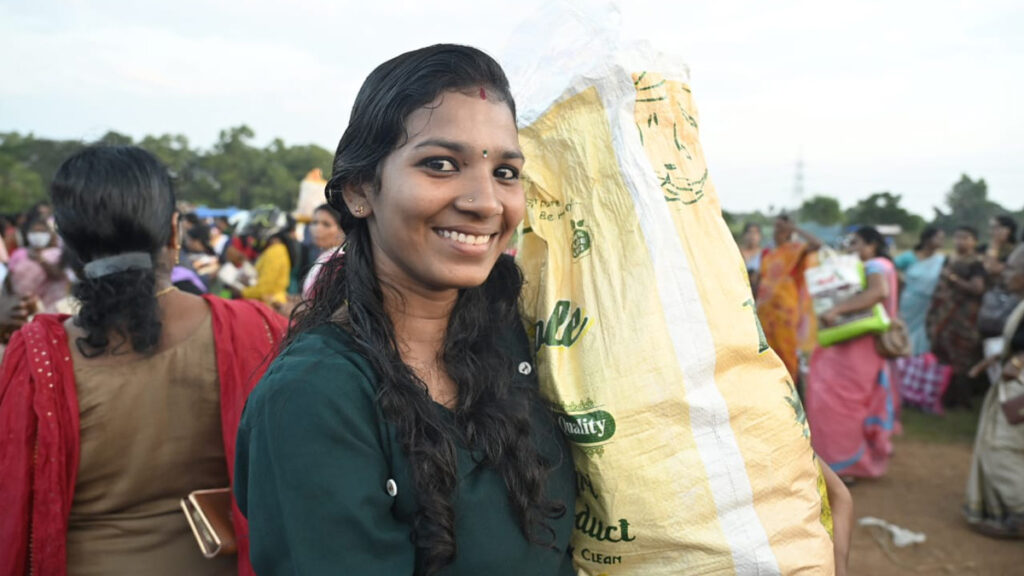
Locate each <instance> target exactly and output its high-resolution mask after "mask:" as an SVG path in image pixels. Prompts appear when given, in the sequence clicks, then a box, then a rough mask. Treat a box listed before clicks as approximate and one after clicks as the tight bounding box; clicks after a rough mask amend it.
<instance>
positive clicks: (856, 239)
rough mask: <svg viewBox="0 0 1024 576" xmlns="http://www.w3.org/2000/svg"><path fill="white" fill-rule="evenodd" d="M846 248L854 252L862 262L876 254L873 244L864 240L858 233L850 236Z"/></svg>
mask: <svg viewBox="0 0 1024 576" xmlns="http://www.w3.org/2000/svg"><path fill="white" fill-rule="evenodd" d="M847 250H848V251H849V252H850V253H851V254H856V255H857V256H858V257H859V258H860V259H861V260H863V261H864V262H867V261H868V260H871V259H872V258H874V257H875V256H877V255H878V254H877V253H876V252H877V250H876V249H875V245H874V244H870V243H868V242H865V241H864V239H863V238H861V237H860V236H859V235H858V234H854V235H853V236H851V237H850V244H849V246H848V247H847Z"/></svg>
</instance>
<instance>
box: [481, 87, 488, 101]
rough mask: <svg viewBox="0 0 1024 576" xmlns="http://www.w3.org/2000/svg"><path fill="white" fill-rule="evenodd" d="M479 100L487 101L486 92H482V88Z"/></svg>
mask: <svg viewBox="0 0 1024 576" xmlns="http://www.w3.org/2000/svg"><path fill="white" fill-rule="evenodd" d="M480 99H481V100H487V91H486V90H484V87H483V86H481V87H480Z"/></svg>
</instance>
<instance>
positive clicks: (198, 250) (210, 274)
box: [0, 202, 345, 343]
mask: <svg viewBox="0 0 1024 576" xmlns="http://www.w3.org/2000/svg"><path fill="white" fill-rule="evenodd" d="M176 209H177V211H178V213H179V214H180V215H181V216H180V219H179V223H178V226H179V228H180V234H181V245H180V249H179V252H178V257H177V258H178V260H177V261H176V262H175V263H174V265H173V267H172V268H171V275H170V279H171V284H172V285H173V286H174V287H175V288H176V289H178V290H181V291H184V292H188V293H190V294H196V295H204V294H213V295H217V296H222V297H225V298H234V299H249V300H258V301H261V302H264V303H265V304H267V305H269V306H271V307H272V308H274V309H275V310H277V311H278V312H280V313H282V314H284V315H287V314H288V312H289V311H290V310H291V308H293V307H294V305H295V304H296V303H298V302H299V301H300V300H301V298H302V296H303V294H306V293H308V291H309V290H310V289H311V287H312V285H313V282H314V281H315V279H316V276H317V273H318V271H319V270H320V268H321V267H322V265H323V263H324V261H326V260H327V259H328V258H330V257H332V256H335V255H337V253H338V251H339V250H340V248H341V245H342V243H343V242H344V239H345V233H344V232H342V230H341V215H340V214H339V213H338V211H337V210H335V209H334V208H332V207H331V206H329V205H327V204H323V205H321V206H319V207H317V208H316V210H315V211H314V212H313V216H312V218H311V219H310V220H309V221H308V222H305V223H300V222H297V221H296V220H295V219H294V218H293V217H292V216H291V215H289V214H286V213H285V212H283V211H281V210H279V209H277V208H274V207H263V208H257V209H255V210H252V211H248V212H243V213H242V214H240V216H241V218H239V219H237V220H236V221H234V222H231V221H229V219H228V218H227V217H224V216H220V217H216V218H206V219H204V218H200V217H199V216H197V215H196V213H195V212H192V211H190V208H189V206H188V205H187V204H178V205H177V208H176ZM0 231H2V234H3V243H2V245H0V264H2V265H3V270H4V273H5V279H6V282H5V284H4V288H5V289H4V291H3V297H4V303H5V306H6V308H4V310H3V312H4V313H5V316H4V317H2V319H3V320H4V321H5V327H6V328H7V332H8V333H7V336H8V337H9V336H10V334H9V333H10V330H11V329H12V328H15V327H17V326H20V325H21V323H23V322H24V321H25V320H26V319H27V318H28V317H29V316H31V315H33V314H36V313H64V314H72V313H74V312H75V311H76V310H77V307H78V304H79V302H78V300H77V298H76V296H75V295H74V294H73V290H72V288H73V286H74V285H75V284H76V282H77V281H78V279H79V276H78V274H77V273H76V270H75V266H74V265H73V262H72V260H71V252H69V250H68V248H67V246H66V244H65V242H64V241H63V240H62V237H61V236H60V235H58V234H57V232H56V227H55V219H54V216H53V206H52V204H50V203H49V202H40V203H39V204H36V205H35V206H33V207H32V208H31V209H30V210H28V211H26V212H24V213H21V214H13V215H7V216H5V217H3V218H2V219H0ZM2 340H3V342H4V343H5V342H6V338H3V339H2Z"/></svg>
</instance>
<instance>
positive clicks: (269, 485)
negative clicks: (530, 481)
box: [235, 325, 575, 576]
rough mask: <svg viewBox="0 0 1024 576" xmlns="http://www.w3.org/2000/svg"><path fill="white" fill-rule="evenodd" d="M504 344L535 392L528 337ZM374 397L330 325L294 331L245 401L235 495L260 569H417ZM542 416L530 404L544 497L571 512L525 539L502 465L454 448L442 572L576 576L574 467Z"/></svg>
mask: <svg viewBox="0 0 1024 576" xmlns="http://www.w3.org/2000/svg"><path fill="white" fill-rule="evenodd" d="M519 332H521V331H519ZM512 341H513V342H514V344H513V345H512V347H513V348H514V349H515V353H514V354H513V358H517V359H518V358H521V361H520V362H526V363H527V364H520V362H517V363H516V364H519V366H520V370H519V372H520V374H518V375H517V378H519V379H520V382H521V383H522V384H523V385H524V387H525V386H534V387H535V386H536V378H535V376H534V375H533V373H532V364H529V362H530V355H529V349H528V345H527V343H526V337H525V334H521V333H516V334H515V335H514V337H513V338H512ZM522 372H527V373H528V374H525V375H524V374H521V373H522ZM375 393H376V377H375V375H374V373H373V370H372V369H371V368H370V365H369V363H368V362H367V360H366V359H365V358H363V357H362V356H360V355H359V354H358V353H357V352H356V351H355V348H354V343H353V342H352V339H351V336H349V335H348V334H347V333H346V332H344V331H343V330H341V329H340V328H337V327H335V326H333V325H330V326H323V327H320V328H316V329H314V330H311V331H310V332H307V333H306V334H303V335H301V336H299V337H298V338H297V339H296V340H295V342H293V343H292V344H291V345H290V346H289V347H288V348H287V349H286V350H285V351H284V352H282V353H281V355H280V356H279V357H278V358H277V360H275V361H274V363H273V364H272V365H271V367H270V369H269V370H268V371H267V373H266V375H264V377H263V380H262V381H260V383H259V385H257V386H256V389H255V390H254V391H253V393H252V395H251V396H250V397H249V401H248V404H247V405H246V408H245V413H244V415H243V416H242V423H241V427H240V428H239V431H238V446H237V455H236V463H235V495H236V496H237V498H238V505H239V507H240V508H241V510H242V512H243V513H244V514H245V515H246V517H247V518H248V519H249V536H250V545H251V550H250V557H251V558H252V562H253V566H254V568H255V570H256V573H257V574H259V575H260V576H274V575H277V574H303V575H312V574H332V575H333V574H359V575H367V576H372V575H376V574H380V575H387V576H401V575H412V574H418V573H419V572H418V571H417V569H416V567H417V565H418V564H417V562H418V561H417V557H416V549H415V547H414V546H413V544H412V541H411V535H412V519H413V517H414V514H415V512H416V497H415V492H414V489H413V485H412V480H411V475H410V471H409V461H408V459H407V458H406V455H405V454H404V452H403V450H402V448H401V443H400V442H399V441H398V439H397V437H396V435H395V430H394V427H393V426H392V425H391V424H390V423H388V422H387V421H385V419H384V417H383V415H382V413H381V411H380V409H379V407H378V405H377V403H376V399H375ZM437 408H438V410H440V411H442V412H443V413H444V414H446V415H447V416H446V417H451V413H450V412H449V411H448V410H446V409H445V408H443V407H441V406H440V405H437ZM544 411H545V410H544V409H543V408H540V407H538V409H537V411H536V413H535V414H534V415H533V418H532V421H533V425H534V430H533V437H534V438H535V442H537V447H538V449H539V450H540V451H541V453H542V454H543V455H545V456H546V457H547V458H548V460H549V461H550V462H552V463H554V464H557V467H556V468H555V469H554V470H552V471H551V473H550V475H549V477H548V478H549V480H548V495H549V497H550V498H552V499H555V500H559V501H561V502H563V503H565V505H566V507H567V511H566V514H565V515H564V516H563V517H562V518H560V519H556V520H551V521H549V524H550V525H551V526H552V527H553V528H554V529H555V533H556V543H555V547H556V548H557V549H556V550H552V549H550V548H547V547H544V546H540V545H536V544H530V543H529V542H528V541H527V540H526V538H525V537H524V535H523V533H522V531H521V530H520V528H519V525H518V522H517V520H516V516H515V513H514V512H513V510H512V508H511V506H510V505H509V502H508V491H507V489H506V487H505V482H504V479H503V478H502V476H501V474H500V472H498V471H497V470H495V469H493V468H489V467H487V466H483V465H479V464H478V463H477V460H479V458H476V459H474V457H473V453H472V452H470V451H469V450H467V449H466V448H465V447H464V446H459V447H458V476H459V478H458V486H457V493H456V497H455V503H454V506H455V539H456V546H457V550H458V551H457V554H456V557H455V561H454V563H453V564H451V565H449V566H448V567H447V568H445V569H444V570H443V571H442V572H441V573H440V574H444V575H446V576H452V575H463V574H465V575H470V574H472V575H478V574H488V575H491V576H498V575H502V574H508V575H517V576H518V575H523V574H530V575H531V576H533V575H545V574H551V575H558V576H562V575H571V574H573V570H572V562H571V559H570V556H569V554H568V552H567V548H568V544H569V536H570V532H571V530H572V509H573V503H574V501H575V483H574V477H573V466H572V461H571V457H570V455H569V451H568V448H567V446H566V445H565V441H564V439H563V438H562V436H561V433H560V432H559V431H558V430H557V429H556V428H555V427H554V424H553V423H552V420H551V418H550V416H549V415H548V414H545V413H544ZM392 481H393V482H392ZM389 487H390V488H397V491H396V490H390V492H396V494H395V495H394V496H392V495H391V494H389Z"/></svg>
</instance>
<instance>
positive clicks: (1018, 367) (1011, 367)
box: [964, 246, 1024, 538]
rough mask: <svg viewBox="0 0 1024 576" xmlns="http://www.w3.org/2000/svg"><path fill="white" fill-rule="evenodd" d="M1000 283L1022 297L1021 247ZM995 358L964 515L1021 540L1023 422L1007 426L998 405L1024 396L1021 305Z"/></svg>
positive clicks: (982, 528)
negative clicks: (1001, 349) (994, 367)
mask: <svg viewBox="0 0 1024 576" xmlns="http://www.w3.org/2000/svg"><path fill="white" fill-rule="evenodd" d="M1003 285H1004V286H1005V287H1006V289H1007V290H1008V291H1010V292H1013V293H1015V294H1017V295H1018V296H1021V297H1024V246H1018V247H1017V248H1016V249H1014V251H1013V252H1012V253H1011V254H1010V256H1009V258H1007V261H1006V266H1005V267H1004V269H1003ZM993 360H994V362H993V364H994V365H995V366H996V367H997V369H996V377H995V378H994V379H993V382H992V386H991V387H990V388H989V390H988V393H987V394H986V395H985V402H984V403H983V404H982V406H981V419H980V420H979V421H978V431H977V434H976V436H975V440H974V454H973V457H972V460H971V472H970V476H969V477H968V479H967V495H966V499H967V503H966V505H965V506H964V512H965V514H966V516H967V521H968V523H969V524H970V525H971V527H972V528H974V529H976V530H978V531H979V532H982V533H983V534H987V535H989V536H995V537H1000V538H1024V423H1017V424H1012V423H1010V421H1009V420H1008V419H1007V417H1006V413H1004V411H1003V410H1002V406H1001V403H1002V402H1003V401H1005V400H1009V399H1012V398H1015V397H1016V398H1019V397H1021V396H1022V395H1024V302H1021V303H1020V304H1018V305H1017V307H1016V308H1015V309H1014V310H1013V312H1012V313H1011V314H1010V317H1009V319H1008V320H1007V322H1006V328H1005V330H1004V331H1003V353H1002V354H1001V355H1000V356H998V357H996V358H994V359H993ZM983 368H984V364H981V365H979V366H978V367H977V368H976V370H975V372H976V373H980V372H981V370H982V369H983Z"/></svg>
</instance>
